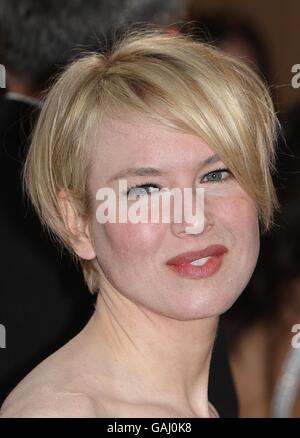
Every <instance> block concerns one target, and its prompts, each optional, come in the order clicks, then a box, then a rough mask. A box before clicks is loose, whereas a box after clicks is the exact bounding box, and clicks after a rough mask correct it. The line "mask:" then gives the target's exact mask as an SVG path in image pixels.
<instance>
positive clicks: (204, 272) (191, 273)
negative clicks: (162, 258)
mask: <svg viewBox="0 0 300 438" xmlns="http://www.w3.org/2000/svg"><path fill="white" fill-rule="evenodd" d="M227 251H228V249H227V248H226V247H225V246H223V245H211V246H208V247H207V248H204V249H203V250H199V251H189V252H185V253H183V254H179V255H178V256H176V257H173V258H172V259H170V260H168V261H167V263H166V264H167V266H168V267H169V268H170V269H172V271H174V272H175V273H177V274H178V275H180V276H182V277H186V278H191V279H200V278H207V277H211V276H212V275H214V274H215V273H216V272H217V271H218V270H219V269H220V267H221V266H222V262H223V256H224V254H226V252H227ZM206 257H210V258H209V259H208V260H207V262H206V263H205V264H204V265H202V266H196V265H192V264H191V262H193V261H195V260H198V259H202V258H206Z"/></svg>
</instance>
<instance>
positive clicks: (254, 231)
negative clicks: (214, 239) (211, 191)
mask: <svg viewBox="0 0 300 438" xmlns="http://www.w3.org/2000/svg"><path fill="white" fill-rule="evenodd" d="M216 216H217V218H218V220H219V221H220V223H221V224H222V225H223V226H224V227H226V229H227V230H230V232H231V233H232V235H235V236H236V237H242V240H244V239H245V238H246V237H247V236H249V238H250V239H253V238H255V237H259V226H258V215H257V208H256V205H255V202H254V201H253V200H252V199H251V198H249V197H248V196H247V195H244V196H243V195H241V196H238V197H232V198H228V199H226V200H223V201H220V202H219V203H218V208H217V210H216Z"/></svg>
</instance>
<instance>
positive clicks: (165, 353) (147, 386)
mask: <svg viewBox="0 0 300 438" xmlns="http://www.w3.org/2000/svg"><path fill="white" fill-rule="evenodd" d="M217 322H218V321H217V317H213V318H206V319H201V320H190V321H179V320H175V319H171V318H169V317H166V316H163V315H160V314H158V313H154V312H152V311H150V310H149V309H146V308H144V307H142V306H141V305H139V304H137V303H134V302H132V301H130V300H128V299H127V298H125V297H124V296H123V295H121V294H120V293H118V292H116V291H115V292H114V293H112V291H111V290H107V289H106V288H105V287H103V288H102V289H101V294H100V295H99V296H98V300H97V304H96V310H95V313H94V315H93V317H92V318H91V320H90V322H89V324H88V325H87V326H86V329H85V331H86V333H88V336H87V338H88V339H89V340H90V342H91V344H90V346H91V347H92V348H93V349H94V351H97V353H96V354H97V355H98V356H99V361H97V363H99V364H101V365H100V366H101V371H100V374H103V376H104V375H105V378H106V381H108V382H109V385H108V392H109V393H110V395H112V396H113V395H114V394H113V393H115V395H116V397H117V398H120V396H121V397H124V398H125V399H126V401H127V402H132V403H151V404H158V405H160V406H161V405H164V406H168V407H171V408H174V409H176V410H177V411H178V412H184V413H191V414H192V415H195V416H197V417H208V416H209V403H208V395H207V392H208V374H209V364H210V358H211V351H212V347H213V341H214V338H215V334H216V329H217ZM100 357H101V359H100ZM97 373H99V371H97Z"/></svg>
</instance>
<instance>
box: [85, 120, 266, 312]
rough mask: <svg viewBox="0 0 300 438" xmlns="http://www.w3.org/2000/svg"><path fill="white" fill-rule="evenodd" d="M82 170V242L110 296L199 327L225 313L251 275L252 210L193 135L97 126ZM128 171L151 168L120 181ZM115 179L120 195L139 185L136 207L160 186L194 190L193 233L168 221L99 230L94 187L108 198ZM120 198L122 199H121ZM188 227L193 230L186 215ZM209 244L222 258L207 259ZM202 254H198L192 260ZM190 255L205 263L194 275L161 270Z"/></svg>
mask: <svg viewBox="0 0 300 438" xmlns="http://www.w3.org/2000/svg"><path fill="white" fill-rule="evenodd" d="M212 157H213V158H212ZM91 162H92V167H91V174H90V181H89V185H90V190H91V193H92V197H93V200H94V201H93V217H92V218H91V222H90V225H89V232H90V242H91V245H92V247H93V251H94V254H95V256H96V257H97V259H98V262H99V264H100V266H101V270H102V274H103V275H104V276H105V280H106V284H109V285H111V287H112V289H114V290H116V291H118V293H119V294H120V297H121V296H123V297H124V296H125V297H126V298H128V299H130V300H131V301H133V302H136V303H138V304H139V305H142V306H144V307H145V308H147V309H150V310H152V311H154V312H156V313H159V314H163V315H165V316H169V317H171V318H175V319H180V320H188V319H199V318H204V317H209V316H214V315H219V314H221V313H223V312H224V311H226V310H227V309H228V308H229V307H230V306H231V305H232V304H233V302H234V301H235V300H236V299H237V298H238V296H239V295H240V293H241V292H242V290H243V289H244V287H245V286H246V284H247V283H248V281H249V279H250V277H251V275H252V272H253V270H254V267H255V264H256V261H257V257H258V252H259V226H258V216H257V209H256V205H255V202H254V201H253V200H252V199H251V198H250V197H249V196H248V195H247V194H246V192H245V191H244V190H243V189H242V187H241V186H240V185H239V184H238V182H237V181H236V179H235V178H234V177H233V176H232V175H231V174H230V172H229V171H227V170H226V166H225V165H224V163H222V162H221V161H220V160H218V157H216V154H215V153H214V151H213V150H212V149H211V148H210V146H209V145H208V144H206V143H205V142H204V141H203V140H201V139H200V138H199V137H196V136H194V135H191V134H187V133H181V132H179V131H177V130H172V129H170V128H167V127H165V126H163V125H162V124H159V123H158V122H154V121H150V120H148V119H146V118H143V117H140V118H136V117H132V119H130V118H129V117H128V119H126V120H125V119H124V120H110V121H106V122H105V124H104V125H103V126H102V127H101V131H100V130H99V131H95V136H94V140H93V145H92V150H91ZM128 168H131V169H132V168H137V169H140V168H155V169H156V170H155V171H151V173H152V174H151V175H149V173H150V171H148V172H145V171H144V172H141V171H137V172H136V171H131V173H130V174H129V175H125V174H126V170H128ZM220 169H223V170H220ZM136 173H137V174H136ZM145 173H146V174H145ZM121 175H122V176H121ZM120 178H121V179H123V180H124V179H126V182H127V186H128V188H130V187H132V186H138V185H142V186H143V187H144V188H145V189H146V190H147V192H146V193H145V192H144V194H143V195H142V196H141V197H143V199H144V200H145V199H146V200H147V199H148V197H149V196H150V195H149V194H148V193H150V192H156V193H159V192H160V190H161V188H163V187H164V188H168V189H170V190H171V189H174V188H179V189H181V190H182V192H183V190H184V189H185V188H191V189H193V190H194V189H196V188H204V210H202V212H203V214H204V216H203V218H204V224H203V227H202V228H201V230H200V229H199V230H198V231H197V232H196V233H187V232H186V226H187V225H191V222H190V223H188V224H187V222H186V221H185V218H184V216H183V219H182V221H181V222H179V223H177V222H175V221H174V220H172V216H171V220H170V221H169V223H163V222H162V221H159V222H158V223H151V222H148V223H133V222H131V221H130V220H129V221H127V222H125V223H119V221H118V220H117V222H116V223H109V222H108V223H99V221H98V220H97V218H96V211H97V207H98V205H99V201H97V199H96V193H97V191H98V190H99V188H103V187H109V188H111V189H113V190H114V191H115V192H116V193H118V187H119V179H120ZM137 190H138V189H132V190H131V191H130V193H131V194H133V193H135V192H136V191H137ZM120 196H122V197H123V198H122V199H124V197H126V193H121V195H120ZM117 199H118V198H117ZM126 199H128V198H127V197H126ZM193 200H194V201H195V198H193ZM132 202H133V201H130V200H129V201H128V205H129V204H130V203H132ZM194 220H195V223H196V222H197V217H196V216H195V219H194ZM212 245H222V248H223V251H221V253H219V254H217V253H216V251H215V252H214V249H213V248H216V247H211V246H212ZM206 248H208V250H207V251H208V253H206V252H204V253H201V252H199V254H197V251H202V250H205V249H206ZM194 251H196V253H195V254H196V255H195V257H194V258H195V259H197V258H198V259H199V258H202V260H200V264H201V263H203V262H205V261H206V257H209V258H208V260H207V262H206V264H204V265H203V266H202V267H195V266H194V267H192V268H190V266H191V262H190V261H189V259H184V267H183V268H182V266H181V267H180V266H179V265H178V264H177V265H175V267H174V265H169V264H168V261H170V260H171V259H172V258H174V257H176V256H178V255H182V254H183V255H187V256H189V255H190V252H194ZM186 253H188V254H186ZM209 254H210V255H209ZM192 255H194V253H193V254H192ZM203 258H204V259H203ZM181 263H182V260H180V263H179V264H181ZM187 265H188V266H187ZM100 291H101V287H100Z"/></svg>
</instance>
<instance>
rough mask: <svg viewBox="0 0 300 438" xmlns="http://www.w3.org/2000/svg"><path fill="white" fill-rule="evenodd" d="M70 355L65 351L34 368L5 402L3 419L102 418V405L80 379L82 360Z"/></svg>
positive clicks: (1, 412) (2, 409)
mask: <svg viewBox="0 0 300 438" xmlns="http://www.w3.org/2000/svg"><path fill="white" fill-rule="evenodd" d="M71 353H73V354H70V349H69V347H66V346H65V347H62V348H61V349H60V350H58V351H57V352H55V353H54V354H52V355H51V356H49V357H48V358H47V359H45V360H44V361H43V362H41V363H40V364H39V365H38V366H37V367H36V368H34V369H33V370H32V371H31V372H30V373H29V374H28V375H27V376H26V377H25V378H24V379H23V380H22V381H21V382H20V383H19V384H18V385H17V386H16V387H15V389H14V390H13V391H12V392H11V393H10V394H9V396H8V397H7V398H6V400H5V401H4V403H3V405H2V406H1V409H0V418H28V417H31V418H36V417H53V418H54V417H63V418H66V417H73V418H76V417H97V416H99V407H100V406H99V403H98V404H96V403H95V401H94V398H93V395H92V392H91V391H90V392H89V390H88V388H87V387H86V385H85V384H84V381H83V382H82V379H81V378H80V376H84V375H85V373H84V372H82V371H83V369H82V366H81V364H80V359H79V358H78V356H76V354H74V351H72V352H71Z"/></svg>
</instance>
